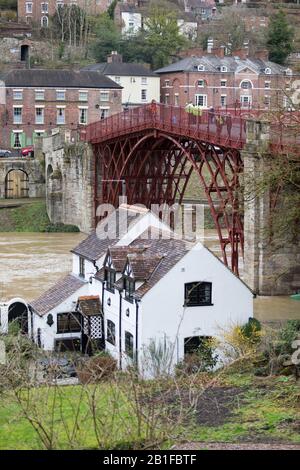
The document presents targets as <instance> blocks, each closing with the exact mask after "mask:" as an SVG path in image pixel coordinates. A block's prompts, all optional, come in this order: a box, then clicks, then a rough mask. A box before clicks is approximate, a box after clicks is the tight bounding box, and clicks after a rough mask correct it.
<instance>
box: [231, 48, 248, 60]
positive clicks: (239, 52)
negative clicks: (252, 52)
mask: <svg viewBox="0 0 300 470" xmlns="http://www.w3.org/2000/svg"><path fill="white" fill-rule="evenodd" d="M232 57H239V58H240V59H241V60H245V59H247V57H248V49H242V48H241V49H236V50H235V51H232Z"/></svg>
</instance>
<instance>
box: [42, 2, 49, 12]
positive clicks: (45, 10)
mask: <svg viewBox="0 0 300 470" xmlns="http://www.w3.org/2000/svg"><path fill="white" fill-rule="evenodd" d="M48 12H49V5H48V2H43V3H41V13H42V14H44V13H47V14H48Z"/></svg>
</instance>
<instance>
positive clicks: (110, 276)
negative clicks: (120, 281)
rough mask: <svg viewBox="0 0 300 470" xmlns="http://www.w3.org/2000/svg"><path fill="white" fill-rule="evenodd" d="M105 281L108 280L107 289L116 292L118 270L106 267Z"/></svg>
mask: <svg viewBox="0 0 300 470" xmlns="http://www.w3.org/2000/svg"><path fill="white" fill-rule="evenodd" d="M105 281H106V289H107V290H109V291H111V292H114V291H115V288H114V285H115V282H116V272H115V271H114V270H113V269H108V268H106V269H105Z"/></svg>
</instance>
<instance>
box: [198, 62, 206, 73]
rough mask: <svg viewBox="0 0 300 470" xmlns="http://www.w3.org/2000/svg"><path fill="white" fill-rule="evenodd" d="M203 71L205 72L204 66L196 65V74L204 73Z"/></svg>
mask: <svg viewBox="0 0 300 470" xmlns="http://www.w3.org/2000/svg"><path fill="white" fill-rule="evenodd" d="M204 70H205V66H204V65H202V64H200V65H198V72H204Z"/></svg>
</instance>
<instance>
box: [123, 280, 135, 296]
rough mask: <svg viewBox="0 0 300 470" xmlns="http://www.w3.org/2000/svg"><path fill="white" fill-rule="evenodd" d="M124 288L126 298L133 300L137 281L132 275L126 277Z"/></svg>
mask: <svg viewBox="0 0 300 470" xmlns="http://www.w3.org/2000/svg"><path fill="white" fill-rule="evenodd" d="M124 290H125V299H126V300H128V301H129V302H133V294H134V291H135V282H134V280H133V279H131V278H130V277H127V276H125V277H124Z"/></svg>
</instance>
